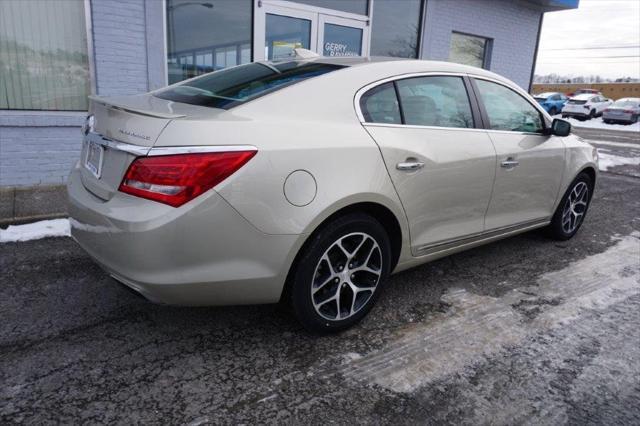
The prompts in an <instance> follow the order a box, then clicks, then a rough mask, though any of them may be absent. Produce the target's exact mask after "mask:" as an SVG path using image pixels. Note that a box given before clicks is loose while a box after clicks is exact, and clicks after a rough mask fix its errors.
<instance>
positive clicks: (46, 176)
mask: <svg viewBox="0 0 640 426" xmlns="http://www.w3.org/2000/svg"><path fill="white" fill-rule="evenodd" d="M578 1H579V0H296V1H280V0H197V1H193V0H30V1H22V0H0V186H1V187H24V186H38V185H62V184H63V183H64V182H65V179H66V176H67V173H68V171H69V169H70V168H71V166H72V164H73V163H74V162H75V161H76V160H77V159H78V155H79V152H80V144H81V136H80V126H81V124H82V122H83V120H84V117H85V115H86V112H85V111H86V108H87V96H88V95H98V96H115V95H129V94H137V93H142V92H146V91H149V90H153V89H157V88H160V87H163V86H165V85H167V84H169V83H173V82H177V81H180V80H183V79H185V78H189V77H192V76H195V75H199V74H203V73H206V72H210V71H214V70H218V69H222V68H225V67H229V66H234V65H237V64H242V63H247V62H250V61H256V60H264V59H272V60H275V59H283V58H287V57H288V56H289V55H291V52H292V50H293V49H294V48H296V47H303V48H307V49H310V50H313V51H316V52H318V53H320V54H323V55H327V56H331V55H334V56H335V55H337V56H344V55H365V56H366V55H382V56H399V57H407V58H421V59H433V60H443V61H454V62H460V63H465V64H470V65H474V66H478V67H483V68H486V69H490V70H492V71H495V72H497V73H499V74H502V75H504V76H506V77H508V78H510V79H512V80H513V81H515V82H516V83H518V84H519V85H521V86H522V87H525V88H527V87H529V86H530V84H531V78H532V74H533V68H534V66H535V56H536V51H537V42H538V38H539V31H540V27H541V23H542V17H543V15H544V13H545V12H548V11H554V10H561V9H567V8H575V7H577V6H578ZM5 193H6V192H5Z"/></svg>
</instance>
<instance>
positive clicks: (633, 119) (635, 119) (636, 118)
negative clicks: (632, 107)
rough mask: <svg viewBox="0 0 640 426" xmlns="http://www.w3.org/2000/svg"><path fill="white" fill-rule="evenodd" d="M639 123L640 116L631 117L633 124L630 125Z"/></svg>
mask: <svg viewBox="0 0 640 426" xmlns="http://www.w3.org/2000/svg"><path fill="white" fill-rule="evenodd" d="M637 122H638V116H637V115H634V116H633V117H631V123H629V124H635V123H637Z"/></svg>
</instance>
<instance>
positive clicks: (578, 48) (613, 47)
mask: <svg viewBox="0 0 640 426" xmlns="http://www.w3.org/2000/svg"><path fill="white" fill-rule="evenodd" d="M633 48H640V44H633V45H626V46H598V47H596V46H588V47H554V48H553V49H541V50H600V49H633Z"/></svg>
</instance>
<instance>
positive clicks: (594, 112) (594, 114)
mask: <svg viewBox="0 0 640 426" xmlns="http://www.w3.org/2000/svg"><path fill="white" fill-rule="evenodd" d="M592 118H596V110H595V109H592V110H591V112H590V113H589V120H591V119H592Z"/></svg>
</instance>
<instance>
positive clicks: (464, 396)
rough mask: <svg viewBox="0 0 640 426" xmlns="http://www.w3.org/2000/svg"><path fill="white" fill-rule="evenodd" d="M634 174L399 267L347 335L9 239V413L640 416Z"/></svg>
mask: <svg viewBox="0 0 640 426" xmlns="http://www.w3.org/2000/svg"><path fill="white" fill-rule="evenodd" d="M639 277H640V179H638V178H634V177H629V176H621V175H615V174H609V173H606V174H602V175H601V177H600V180H599V182H598V188H597V191H596V196H595V199H594V201H593V204H592V206H591V209H590V211H589V214H588V216H587V219H586V222H585V224H584V226H583V227H582V229H581V231H580V232H579V233H578V235H577V236H576V237H575V238H574V239H572V240H570V241H566V242H555V241H551V240H548V239H547V238H546V237H545V236H544V235H543V234H542V233H541V232H531V233H527V234H524V235H521V236H518V237H514V238H510V239H507V240H503V241H500V242H497V243H493V244H491V245H487V246H484V247H480V248H477V249H473V250H470V251H468V252H465V253H461V254H457V255H454V256H451V257H449V258H445V259H442V260H439V261H436V262H433V263H430V264H428V265H424V266H421V267H418V268H415V269H412V270H409V271H406V272H403V273H400V274H397V275H395V276H393V277H392V278H391V279H390V282H389V283H388V286H387V288H386V289H385V292H384V294H383V296H382V297H381V298H380V301H379V304H378V306H376V307H375V308H374V309H373V311H372V312H371V314H370V315H369V316H368V317H367V318H366V319H365V320H364V321H363V322H362V323H361V324H360V325H358V326H356V327H355V328H353V329H351V330H348V331H346V332H344V333H342V334H339V335H334V336H323V337H316V336H312V335H309V334H307V333H306V332H304V331H303V330H302V329H301V328H300V327H299V326H298V325H297V324H296V323H295V322H294V320H293V319H292V318H291V317H290V315H289V314H288V313H287V312H286V311H284V310H282V309H280V308H278V307H275V306H252V307H229V308H177V307H167V306H158V305H154V304H151V303H149V302H147V301H145V300H143V299H141V298H139V297H138V296H136V295H134V294H132V293H130V292H129V291H127V290H126V289H124V288H123V287H121V286H120V285H118V284H116V283H115V282H114V281H113V280H112V279H110V278H109V277H108V276H107V275H106V274H105V273H104V272H102V271H101V270H100V269H99V268H98V267H97V266H96V265H95V264H94V263H93V262H92V261H91V260H90V259H89V258H88V257H87V256H86V255H85V254H84V253H83V251H82V250H81V249H80V248H79V247H78V246H77V245H76V244H75V243H74V242H73V241H72V240H70V239H69V238H49V239H43V240H37V241H29V242H21V243H5V244H0V318H1V319H2V321H1V323H0V423H2V424H7V423H14V422H16V423H17V422H25V423H36V424H40V423H80V422H82V423H98V422H100V423H102V422H117V423H134V422H144V423H152V422H154V423H160V422H161V423H172V424H206V423H216V424H218V423H233V424H238V423H295V424H303V423H304V424H307V423H312V424H317V423H326V422H334V423H338V424H345V423H393V424H413V423H416V422H421V423H456V424H459V423H467V424H476V423H495V424H514V423H516V424H520V423H532V424H559V423H570V424H597V423H607V424H638V423H640V404H639V403H638V401H640V351H639V350H638V348H640V282H639Z"/></svg>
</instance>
